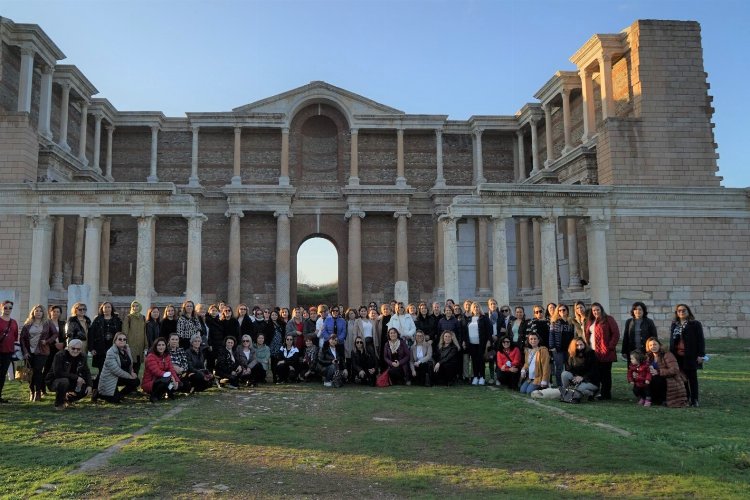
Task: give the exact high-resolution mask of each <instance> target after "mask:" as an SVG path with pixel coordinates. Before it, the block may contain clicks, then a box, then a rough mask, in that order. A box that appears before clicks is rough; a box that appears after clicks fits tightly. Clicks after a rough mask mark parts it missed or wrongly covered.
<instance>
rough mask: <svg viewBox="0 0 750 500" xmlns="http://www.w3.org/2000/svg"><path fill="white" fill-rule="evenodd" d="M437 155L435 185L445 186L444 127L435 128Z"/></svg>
mask: <svg viewBox="0 0 750 500" xmlns="http://www.w3.org/2000/svg"><path fill="white" fill-rule="evenodd" d="M435 157H436V158H437V175H436V176H435V187H437V188H441V187H445V177H444V173H443V129H435Z"/></svg>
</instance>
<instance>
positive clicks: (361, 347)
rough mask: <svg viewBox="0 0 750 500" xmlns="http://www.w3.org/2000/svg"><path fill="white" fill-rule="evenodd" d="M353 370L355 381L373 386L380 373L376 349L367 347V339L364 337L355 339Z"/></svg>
mask: <svg viewBox="0 0 750 500" xmlns="http://www.w3.org/2000/svg"><path fill="white" fill-rule="evenodd" d="M352 372H353V374H354V382H355V383H357V384H363V385H369V386H371V387H372V386H374V385H375V379H376V378H377V375H378V358H377V357H375V351H374V350H368V349H366V348H365V339H364V338H362V337H356V338H355V339H354V350H353V351H352Z"/></svg>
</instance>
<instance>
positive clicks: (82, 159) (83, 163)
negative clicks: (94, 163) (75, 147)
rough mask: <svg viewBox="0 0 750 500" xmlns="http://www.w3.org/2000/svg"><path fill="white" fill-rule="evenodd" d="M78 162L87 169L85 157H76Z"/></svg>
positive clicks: (87, 164)
mask: <svg viewBox="0 0 750 500" xmlns="http://www.w3.org/2000/svg"><path fill="white" fill-rule="evenodd" d="M78 161H80V162H81V165H83V166H84V167H88V166H89V160H88V159H87V158H86V157H83V158H81V157H80V156H79V157H78Z"/></svg>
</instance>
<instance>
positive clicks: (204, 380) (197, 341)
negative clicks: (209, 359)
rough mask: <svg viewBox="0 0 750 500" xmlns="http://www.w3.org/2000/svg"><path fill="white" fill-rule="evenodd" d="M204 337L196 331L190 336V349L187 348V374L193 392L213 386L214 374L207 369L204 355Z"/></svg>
mask: <svg viewBox="0 0 750 500" xmlns="http://www.w3.org/2000/svg"><path fill="white" fill-rule="evenodd" d="M202 343H203V338H202V337H201V336H200V334H197V333H194V334H193V336H192V337H190V349H188V350H187V360H188V367H187V375H186V378H187V380H188V381H189V382H190V389H191V390H192V392H202V391H205V390H206V389H208V388H209V387H211V384H212V382H213V380H214V376H213V375H212V374H211V372H210V371H208V370H207V369H206V358H205V356H204V355H203V349H201V344H202Z"/></svg>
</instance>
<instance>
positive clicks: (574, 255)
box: [565, 217, 581, 291]
mask: <svg viewBox="0 0 750 500" xmlns="http://www.w3.org/2000/svg"><path fill="white" fill-rule="evenodd" d="M565 222H566V232H567V233H568V234H567V239H568V290H571V291H578V290H580V289H581V275H580V274H579V270H578V235H577V234H576V220H575V219H574V218H573V217H568V218H567V220H566V221H565Z"/></svg>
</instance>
